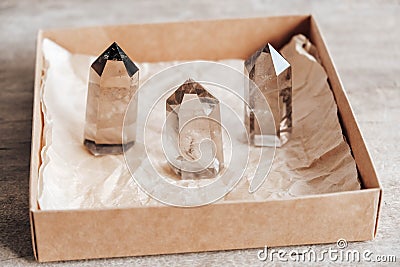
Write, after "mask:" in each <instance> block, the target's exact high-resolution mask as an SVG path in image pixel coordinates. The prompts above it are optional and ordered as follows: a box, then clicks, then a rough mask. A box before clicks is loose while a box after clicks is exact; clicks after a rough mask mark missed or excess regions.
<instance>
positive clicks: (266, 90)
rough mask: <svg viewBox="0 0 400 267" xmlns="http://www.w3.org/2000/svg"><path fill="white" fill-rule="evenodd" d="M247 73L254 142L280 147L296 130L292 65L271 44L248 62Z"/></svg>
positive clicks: (248, 112) (248, 120) (249, 126)
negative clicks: (294, 128) (294, 127)
mask: <svg viewBox="0 0 400 267" xmlns="http://www.w3.org/2000/svg"><path fill="white" fill-rule="evenodd" d="M245 74H247V75H248V77H249V79H250V81H249V85H248V86H246V89H245V98H246V101H247V103H249V106H248V107H246V115H245V116H246V117H245V121H246V126H247V130H248V133H249V136H250V138H251V140H252V143H253V144H254V145H255V146H275V145H276V146H278V147H280V146H282V145H283V144H285V143H286V142H287V141H288V140H289V137H290V134H291V131H292V70H291V66H290V64H289V62H287V61H286V60H285V59H284V58H283V57H282V56H281V55H280V54H279V53H278V52H277V51H276V50H275V49H274V48H273V47H272V46H271V45H270V44H267V45H266V46H265V47H264V48H262V49H260V50H258V51H256V52H255V53H254V54H253V55H252V56H251V57H250V58H248V59H247V60H246V61H245ZM246 83H247V82H246ZM246 85H247V84H246ZM257 87H258V88H257ZM260 92H261V94H260ZM262 96H264V98H265V99H264V98H263V97H262ZM265 100H266V101H267V103H268V105H269V108H268V106H267V105H266V103H265Z"/></svg>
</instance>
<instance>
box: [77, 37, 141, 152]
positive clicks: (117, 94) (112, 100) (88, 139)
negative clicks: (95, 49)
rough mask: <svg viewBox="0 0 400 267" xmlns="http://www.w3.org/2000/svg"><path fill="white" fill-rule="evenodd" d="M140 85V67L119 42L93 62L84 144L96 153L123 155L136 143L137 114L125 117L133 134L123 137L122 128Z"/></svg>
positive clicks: (126, 123)
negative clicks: (126, 113)
mask: <svg viewBox="0 0 400 267" xmlns="http://www.w3.org/2000/svg"><path fill="white" fill-rule="evenodd" d="M138 86H139V69H138V67H137V66H136V65H135V64H134V63H133V62H132V60H131V59H130V58H129V57H128V56H127V55H126V54H125V52H124V51H123V50H122V49H121V48H120V47H119V46H118V45H117V43H115V42H114V43H113V44H112V45H111V46H110V47H109V48H107V50H106V51H104V52H103V53H102V54H101V55H100V56H99V57H98V58H97V59H96V60H95V61H94V62H93V64H92V65H91V68H90V73H89V85H88V94H87V103H86V123H85V133H84V145H85V146H86V147H87V148H88V149H89V151H90V152H91V153H92V154H94V155H104V154H119V153H122V152H123V149H124V148H125V149H127V148H129V147H130V146H132V145H133V143H134V141H135V136H136V134H135V132H136V113H135V114H129V118H128V119H126V120H125V126H124V127H126V129H128V130H127V131H126V132H129V133H131V134H129V136H128V137H125V138H124V139H125V140H122V127H123V123H124V115H125V111H126V109H127V107H128V104H129V101H130V100H131V98H132V97H133V95H134V94H135V93H136V90H137V89H138ZM134 101H136V100H134Z"/></svg>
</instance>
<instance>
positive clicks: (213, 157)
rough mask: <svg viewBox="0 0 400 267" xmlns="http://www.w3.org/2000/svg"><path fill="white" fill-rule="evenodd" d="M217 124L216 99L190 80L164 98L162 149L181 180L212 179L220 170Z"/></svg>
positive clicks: (218, 123)
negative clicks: (164, 123)
mask: <svg viewBox="0 0 400 267" xmlns="http://www.w3.org/2000/svg"><path fill="white" fill-rule="evenodd" d="M220 123H221V114H220V105H219V101H218V99H216V98H215V97H214V96H213V95H211V94H210V93H209V92H208V91H207V90H206V89H205V88H204V87H203V86H202V85H200V84H199V83H197V82H195V81H193V80H191V79H189V80H187V81H186V82H185V83H184V84H182V85H181V86H180V87H179V88H178V89H177V90H176V91H175V92H174V93H173V94H172V95H171V96H170V97H169V98H168V99H167V100H166V131H165V133H164V136H163V145H164V151H165V152H166V155H167V158H168V162H169V164H170V165H171V166H172V168H173V170H174V171H175V172H176V173H177V174H178V175H179V176H180V178H181V179H183V180H186V179H209V178H215V177H216V175H217V174H218V173H219V172H220V171H221V169H222V168H223V164H224V157H223V144H222V133H221V129H222V128H221V124H220Z"/></svg>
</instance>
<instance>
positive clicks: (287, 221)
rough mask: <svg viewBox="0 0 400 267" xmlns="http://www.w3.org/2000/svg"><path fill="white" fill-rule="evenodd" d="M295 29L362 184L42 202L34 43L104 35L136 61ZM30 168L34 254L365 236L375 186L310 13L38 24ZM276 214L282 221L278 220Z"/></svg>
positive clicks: (219, 48) (102, 41) (253, 41)
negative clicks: (96, 202)
mask: <svg viewBox="0 0 400 267" xmlns="http://www.w3.org/2000/svg"><path fill="white" fill-rule="evenodd" d="M296 33H302V34H304V35H306V36H308V37H309V38H310V39H311V41H312V42H313V43H314V44H315V45H316V47H317V49H318V51H319V54H320V57H321V61H322V64H323V66H324V67H325V69H326V71H327V74H328V76H329V82H330V85H331V88H332V91H333V93H334V95H335V99H336V102H337V106H338V110H339V116H340V119H341V123H342V128H343V132H344V134H345V136H346V138H347V140H348V142H349V144H350V146H351V149H352V151H353V155H354V158H355V160H356V163H357V168H358V171H359V174H360V179H361V181H362V184H363V186H364V187H363V189H362V190H359V191H351V192H340V193H332V194H323V195H314V196H307V197H301V198H296V199H289V200H268V201H261V202H224V203H220V204H214V205H208V206H204V207H201V208H173V207H167V206H165V207H141V208H127V209H102V210H94V209H93V210H79V211H78V210H72V211H42V210H40V208H39V207H38V205H37V181H38V169H39V166H40V150H41V147H42V144H41V140H42V127H43V118H42V112H41V106H40V98H39V90H40V87H41V84H42V76H43V73H42V70H43V64H44V62H43V56H42V51H41V42H42V40H43V38H49V39H51V40H53V41H55V42H57V43H58V44H60V45H62V46H64V47H66V48H67V49H69V50H70V51H72V52H77V53H87V54H96V52H97V51H99V50H101V49H102V48H103V47H105V46H107V44H109V43H111V42H112V41H117V42H118V43H120V44H121V45H122V46H123V47H126V48H127V50H126V52H127V54H128V55H129V56H130V57H132V58H136V59H137V60H138V61H147V62H156V61H170V60H191V59H207V60H217V59H226V58H246V57H247V56H249V55H250V54H251V53H252V52H253V51H254V50H256V49H257V48H258V47H260V46H261V45H263V44H265V43H266V42H270V43H272V44H273V45H274V46H275V47H277V48H280V47H281V46H282V45H283V44H284V43H286V42H287V41H288V40H289V39H290V38H291V36H292V35H293V34H296ZM31 153H32V155H31V174H30V176H31V177H30V188H31V189H30V194H31V195H30V218H31V230H32V241H33V248H34V253H35V257H36V259H37V260H38V261H57V260H73V259H87V258H104V257H121V256H135V255H152V254H166V253H180V252H196V251H211V250H226V249H241V248H256V247H263V246H264V245H268V246H286V245H299V244H317V243H332V242H336V241H337V240H338V239H339V238H345V239H346V240H348V241H361V240H370V239H373V237H374V235H375V231H376V222H377V217H378V210H379V205H380V197H381V187H380V184H379V181H378V179H377V177H376V174H375V171H374V167H373V165H372V162H371V160H370V157H369V154H368V151H367V149H366V147H365V144H364V142H363V138H362V136H361V134H360V131H359V128H358V126H357V124H356V121H355V119H354V116H353V113H352V111H351V107H350V105H349V103H348V100H347V97H346V95H345V92H344V90H343V86H342V84H341V82H340V79H339V77H338V75H337V72H336V70H335V67H334V65H333V63H332V60H331V58H330V56H329V52H328V49H327V47H326V45H325V43H324V41H323V37H322V36H321V33H320V32H319V30H318V27H317V24H316V22H315V20H314V19H313V18H312V17H311V16H290V17H273V18H253V19H236V20H219V21H201V22H200V21H199V22H185V23H168V24H147V25H125V26H107V27H91V28H78V29H63V30H49V31H40V32H39V35H38V44H37V60H36V77H35V93H34V111H33V127H32V152H31ZM282 222H284V223H282Z"/></svg>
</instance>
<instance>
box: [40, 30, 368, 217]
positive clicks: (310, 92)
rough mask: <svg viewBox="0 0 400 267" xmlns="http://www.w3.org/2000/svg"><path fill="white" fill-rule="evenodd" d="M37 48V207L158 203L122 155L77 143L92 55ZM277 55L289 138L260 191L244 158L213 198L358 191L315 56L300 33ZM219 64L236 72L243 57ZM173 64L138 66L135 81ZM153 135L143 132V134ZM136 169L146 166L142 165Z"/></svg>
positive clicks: (50, 45)
mask: <svg viewBox="0 0 400 267" xmlns="http://www.w3.org/2000/svg"><path fill="white" fill-rule="evenodd" d="M42 49H43V53H44V57H45V60H46V66H47V67H46V70H45V77H44V85H43V87H42V91H41V100H42V110H43V115H44V129H43V148H42V151H41V157H42V164H41V166H40V170H39V183H38V184H39V186H38V191H39V194H38V196H39V198H38V202H39V206H40V209H42V210H68V209H91V208H115V207H135V206H136V207H137V206H148V205H163V204H161V203H159V202H157V201H156V200H154V199H152V198H150V197H149V196H148V195H147V194H145V193H144V192H142V191H141V190H140V189H139V187H138V186H137V185H136V183H135V182H134V180H133V179H132V178H131V175H130V173H129V171H128V169H127V167H126V165H125V161H124V157H123V155H107V156H102V157H94V156H93V155H91V154H90V153H89V152H88V151H87V150H86V148H85V147H84V145H83V129H84V123H85V105H86V93H87V78H88V70H89V67H90V64H91V62H92V61H93V60H94V59H95V57H92V56H87V55H78V54H71V53H70V52H68V51H67V50H65V49H64V48H62V47H60V46H59V45H57V44H56V43H54V42H52V41H50V40H48V39H45V40H44V41H43V47H42ZM308 51H311V53H309V52H308ZM99 52H100V51H99ZM280 52H281V53H282V54H283V56H284V57H285V58H286V59H287V60H288V62H289V63H290V64H291V66H292V73H293V95H292V101H293V103H292V108H293V114H292V116H293V132H292V135H291V139H290V140H289V142H288V143H287V144H285V145H284V146H283V147H281V148H277V150H276V154H275V158H274V161H273V164H272V168H271V171H270V173H269V175H268V177H267V179H266V181H265V182H264V183H263V185H262V186H261V187H260V188H259V190H257V191H256V192H255V193H253V194H250V193H249V192H248V189H249V181H250V180H251V178H252V175H253V173H254V171H255V169H256V167H257V165H258V162H257V157H251V158H250V161H249V165H248V169H247V171H246V173H245V175H244V179H242V180H241V181H240V183H239V184H238V185H237V186H236V187H235V188H234V190H232V191H231V192H230V193H229V194H228V195H226V196H225V197H224V198H223V199H221V200H220V201H228V200H229V201H251V200H257V201H259V200H268V199H285V198H293V197H297V196H304V195H312V194H323V193H331V192H340V191H350V190H359V189H360V184H359V181H358V178H357V170H356V165H355V161H354V159H353V157H352V155H351V151H350V148H349V146H348V144H347V143H346V141H345V139H344V137H343V135H342V129H341V126H340V123H339V120H338V117H337V106H336V103H335V100H334V97H333V94H332V92H331V90H330V88H329V85H328V82H327V75H326V73H325V71H324V69H323V68H322V67H321V65H320V64H319V63H318V62H317V60H316V59H315V57H314V56H316V55H315V51H314V49H313V47H312V46H310V43H309V42H308V40H307V39H306V38H305V37H304V36H302V35H298V36H295V37H294V38H293V39H292V40H291V41H290V42H289V44H287V45H286V46H285V47H284V48H283V49H282V50H281V51H280ZM313 55H314V56H313ZM219 62H220V63H223V64H226V65H228V66H230V67H232V68H235V69H237V70H239V71H241V72H242V71H243V60H239V59H232V60H221V61H219ZM179 63H181V62H160V63H137V65H138V67H139V69H140V82H141V83H143V82H144V81H145V80H147V79H148V78H149V77H150V76H152V75H153V74H155V73H158V72H159V71H161V70H163V69H165V68H167V67H170V66H174V65H176V64H179ZM196 71H197V72H198V73H204V72H212V71H214V70H212V69H197V70H196ZM213 75H219V74H218V73H214V74H213ZM182 78H183V76H182V74H179V73H177V74H176V75H174V76H171V77H170V79H171V82H173V83H174V84H181V83H183V81H184V80H182ZM184 78H187V77H184ZM232 82H235V81H232ZM232 87H234V85H232ZM217 94H218V93H217ZM139 99H140V100H139V110H140V102H143V101H146V97H141V96H140V95H139ZM232 101H234V100H232ZM232 106H234V107H235V108H237V109H238V113H240V114H244V112H243V108H244V107H243V105H241V104H240V103H239V105H235V103H232ZM163 112H165V110H161V109H160V111H159V113H158V114H160V116H154V118H153V120H152V119H151V118H150V122H149V124H150V126H151V124H152V123H153V124H157V123H158V122H159V120H160V119H162V118H163V117H162V116H163V115H162V114H163ZM156 114H157V113H156ZM139 116H140V112H139ZM142 120H143V118H142ZM150 128H151V127H150ZM155 129H157V128H156V127H155ZM156 134H158V133H156V132H154V133H151V132H150V133H149V135H150V137H151V135H154V136H156ZM238 134H241V133H238ZM150 139H151V138H150ZM154 140H155V141H154V142H155V143H154V144H155V146H154V147H158V146H157V144H156V142H158V141H157V140H156V138H154ZM259 149H260V148H255V147H252V148H251V152H252V153H254V154H257V153H259V151H258V150H259ZM224 150H225V147H224ZM226 153H229V151H228V149H227V151H226ZM160 160H162V159H161V158H160ZM160 164H161V163H160ZM140 167H142V168H141V169H142V170H144V171H146V166H145V165H143V166H140ZM139 169H140V168H139ZM202 182H204V181H195V182H193V183H196V184H198V183H202ZM176 183H181V184H187V183H190V182H189V181H176Z"/></svg>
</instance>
